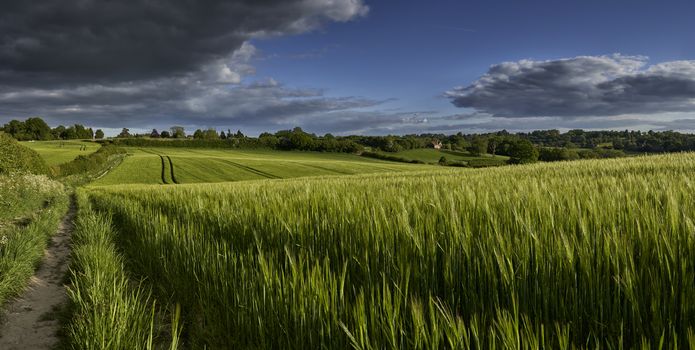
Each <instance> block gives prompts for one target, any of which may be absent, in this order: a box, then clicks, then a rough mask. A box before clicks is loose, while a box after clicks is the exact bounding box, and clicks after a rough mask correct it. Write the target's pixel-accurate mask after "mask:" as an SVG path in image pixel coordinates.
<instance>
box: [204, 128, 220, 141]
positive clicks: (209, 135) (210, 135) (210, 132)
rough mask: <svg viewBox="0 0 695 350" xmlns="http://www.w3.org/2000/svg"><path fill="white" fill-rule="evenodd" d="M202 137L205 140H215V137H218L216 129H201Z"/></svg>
mask: <svg viewBox="0 0 695 350" xmlns="http://www.w3.org/2000/svg"><path fill="white" fill-rule="evenodd" d="M203 139H205V140H217V139H219V136H218V135H217V130H215V129H212V128H210V129H207V130H205V131H203Z"/></svg>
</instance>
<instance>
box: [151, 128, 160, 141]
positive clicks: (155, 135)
mask: <svg viewBox="0 0 695 350" xmlns="http://www.w3.org/2000/svg"><path fill="white" fill-rule="evenodd" d="M150 137H151V138H153V139H158V138H159V132H157V129H152V132H151V133H150Z"/></svg>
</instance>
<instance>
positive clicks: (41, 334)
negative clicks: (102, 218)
mask: <svg viewBox="0 0 695 350" xmlns="http://www.w3.org/2000/svg"><path fill="white" fill-rule="evenodd" d="M76 209H77V208H76V206H75V201H74V199H72V200H71V204H70V210H69V211H68V214H67V215H66V216H65V217H64V218H63V221H62V222H61V223H60V226H59V227H58V232H56V234H55V235H54V236H53V238H52V239H51V241H50V243H49V245H48V247H47V248H46V250H45V251H44V256H43V260H42V261H41V266H40V267H39V269H38V270H37V271H36V274H35V275H34V276H33V277H32V278H31V281H30V282H29V286H28V287H27V290H26V291H25V292H24V294H23V295H22V296H21V297H19V298H17V299H15V300H13V301H11V302H10V303H9V304H8V306H7V308H6V309H5V315H4V317H3V324H2V325H1V326H0V349H2V350H15V349H52V348H54V347H55V346H56V345H57V344H58V341H59V339H58V336H57V332H58V330H59V328H60V324H59V323H58V320H56V319H55V317H51V315H53V314H54V313H55V310H57V309H59V307H60V306H61V305H64V304H65V303H66V302H67V295H66V293H65V286H64V285H63V281H64V277H65V273H66V272H67V270H68V265H69V258H70V237H71V235H72V231H73V219H74V217H75V212H76Z"/></svg>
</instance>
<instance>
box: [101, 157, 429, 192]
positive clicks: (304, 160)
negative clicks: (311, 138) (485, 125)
mask: <svg viewBox="0 0 695 350" xmlns="http://www.w3.org/2000/svg"><path fill="white" fill-rule="evenodd" d="M127 149H128V152H129V156H128V157H127V158H126V159H125V160H124V161H123V163H122V164H121V165H120V166H118V167H117V168H116V169H115V170H113V171H112V172H110V173H109V174H107V175H106V176H104V177H103V178H101V179H99V180H97V181H95V182H94V183H93V185H96V186H99V185H118V184H174V183H180V184H183V183H201V182H226V181H242V180H256V179H280V178H292V177H304V176H323V175H351V174H362V173H375V172H399V171H406V170H417V169H430V168H432V166H428V165H411V164H398V163H392V162H385V161H379V160H374V159H368V158H364V157H359V156H355V155H350V154H344V153H317V152H296V151H268V150H244V151H240V150H211V149H186V148H127Z"/></svg>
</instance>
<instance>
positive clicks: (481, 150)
mask: <svg viewBox="0 0 695 350" xmlns="http://www.w3.org/2000/svg"><path fill="white" fill-rule="evenodd" d="M468 152H470V153H471V154H472V155H474V156H480V155H482V154H485V153H486V152H487V138H485V137H482V136H476V137H475V138H473V141H472V142H471V145H470V146H469V147H468Z"/></svg>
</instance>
